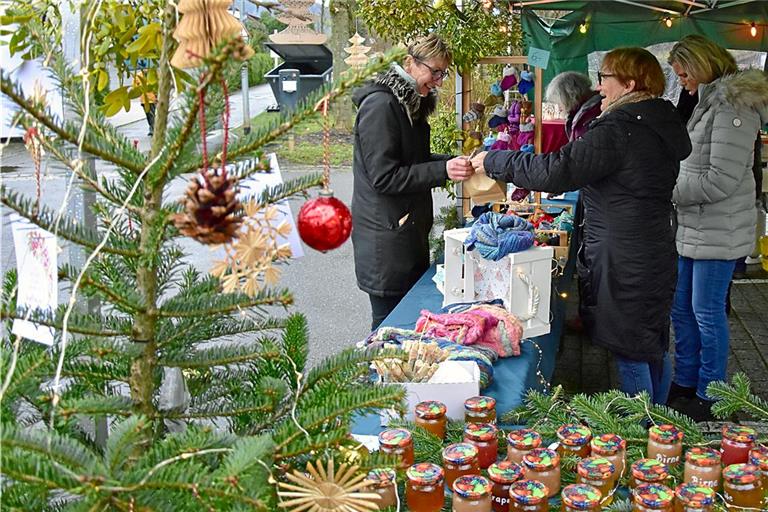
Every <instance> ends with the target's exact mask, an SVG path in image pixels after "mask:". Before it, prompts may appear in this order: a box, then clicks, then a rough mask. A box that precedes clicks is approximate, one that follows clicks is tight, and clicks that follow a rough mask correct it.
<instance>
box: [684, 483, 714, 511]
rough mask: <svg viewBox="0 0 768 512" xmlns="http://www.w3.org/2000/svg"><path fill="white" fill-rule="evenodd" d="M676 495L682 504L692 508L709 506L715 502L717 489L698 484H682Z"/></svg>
mask: <svg viewBox="0 0 768 512" xmlns="http://www.w3.org/2000/svg"><path fill="white" fill-rule="evenodd" d="M675 497H676V498H677V501H679V502H680V503H681V504H683V505H686V506H688V507H692V508H702V507H708V506H710V505H712V504H713V503H714V502H715V490H714V489H713V488H711V487H704V486H703V485H696V484H680V485H678V486H677V489H675Z"/></svg>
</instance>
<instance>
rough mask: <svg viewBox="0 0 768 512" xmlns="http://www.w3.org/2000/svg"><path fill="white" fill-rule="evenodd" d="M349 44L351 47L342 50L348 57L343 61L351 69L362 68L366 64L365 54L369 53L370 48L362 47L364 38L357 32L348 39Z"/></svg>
mask: <svg viewBox="0 0 768 512" xmlns="http://www.w3.org/2000/svg"><path fill="white" fill-rule="evenodd" d="M349 42H350V43H352V46H350V47H349V48H344V51H345V52H347V53H348V54H349V57H347V58H346V59H344V62H346V63H347V65H348V66H349V67H351V68H353V69H359V68H364V67H365V65H366V64H368V56H367V55H366V54H367V53H368V52H369V51H371V47H370V46H364V45H363V43H364V42H365V38H364V37H363V36H361V35H360V34H358V33H357V32H355V35H353V36H352V37H350V38H349Z"/></svg>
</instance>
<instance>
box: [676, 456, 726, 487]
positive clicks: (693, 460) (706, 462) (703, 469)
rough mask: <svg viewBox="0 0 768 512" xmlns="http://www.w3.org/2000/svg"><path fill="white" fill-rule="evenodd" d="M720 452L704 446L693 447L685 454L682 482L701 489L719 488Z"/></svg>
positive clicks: (720, 472)
mask: <svg viewBox="0 0 768 512" xmlns="http://www.w3.org/2000/svg"><path fill="white" fill-rule="evenodd" d="M721 474H722V469H720V452H718V451H717V450H714V449H712V448H707V447H705V446H694V447H692V448H691V449H689V450H688V451H687V452H685V470H684V471H683V482H685V483H687V484H693V485H698V486H703V487H712V488H713V489H719V488H720V475H721Z"/></svg>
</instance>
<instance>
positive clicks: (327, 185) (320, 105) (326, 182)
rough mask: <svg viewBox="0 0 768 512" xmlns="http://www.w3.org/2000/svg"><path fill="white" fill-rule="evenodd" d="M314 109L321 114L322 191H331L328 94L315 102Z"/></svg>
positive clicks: (327, 192) (325, 192)
mask: <svg viewBox="0 0 768 512" xmlns="http://www.w3.org/2000/svg"><path fill="white" fill-rule="evenodd" d="M315 111H316V112H317V111H320V112H322V114H323V193H324V194H329V193H330V192H331V118H330V117H329V116H328V96H323V98H322V99H321V100H320V101H319V102H317V105H315Z"/></svg>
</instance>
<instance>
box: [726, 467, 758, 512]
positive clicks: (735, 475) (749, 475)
mask: <svg viewBox="0 0 768 512" xmlns="http://www.w3.org/2000/svg"><path fill="white" fill-rule="evenodd" d="M759 471H760V470H759V469H758V467H757V466H755V465H753V464H731V465H730V466H727V467H726V468H725V469H724V470H723V495H724V497H725V501H726V502H727V503H728V505H730V506H734V507H744V508H754V509H756V510H761V509H760V506H761V505H762V502H763V489H762V485H760V475H759V473H758V472H759Z"/></svg>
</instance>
